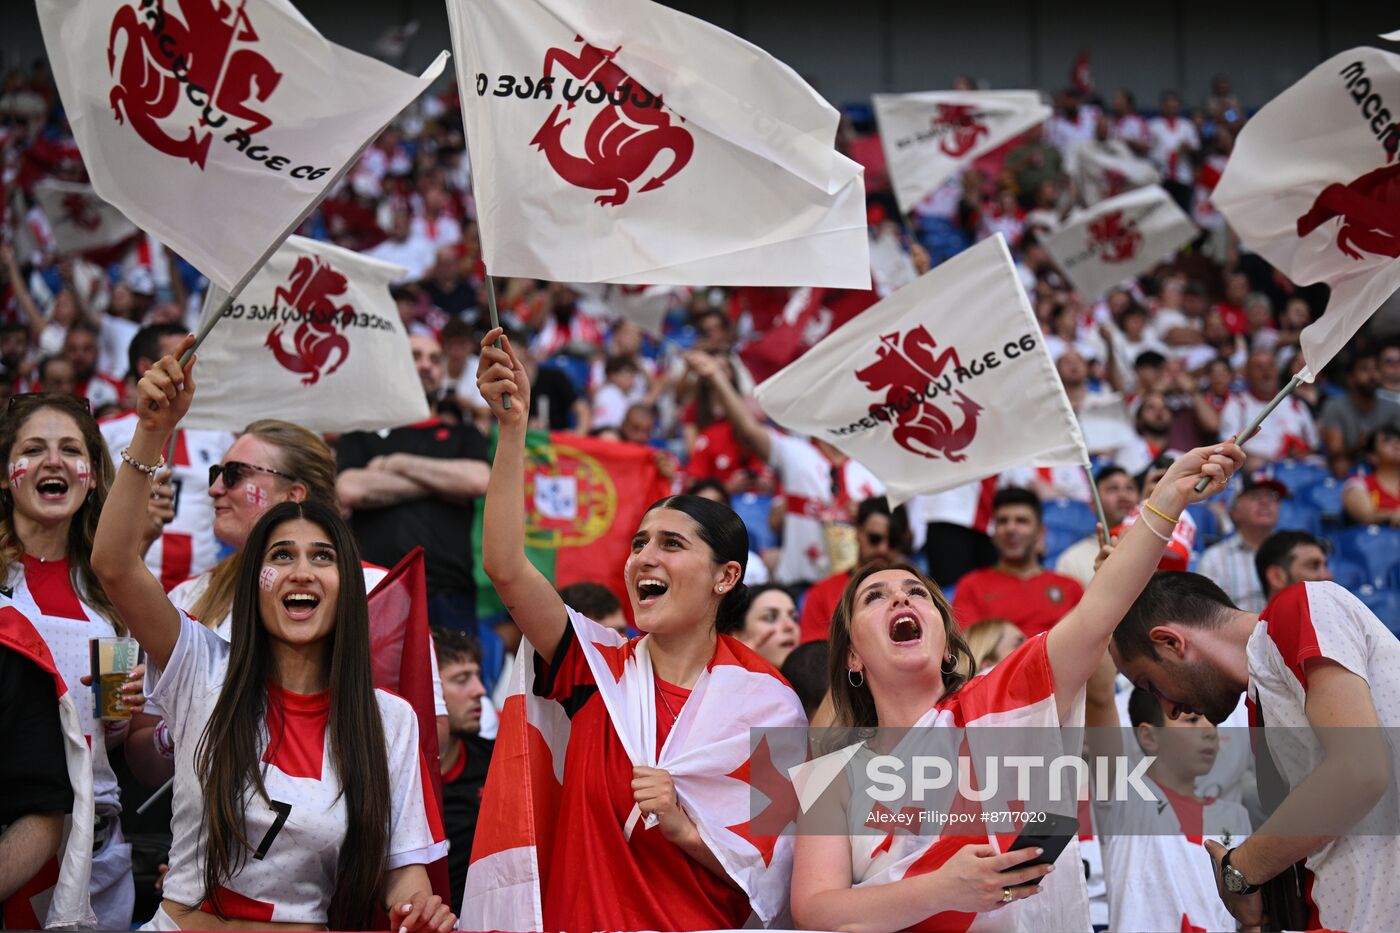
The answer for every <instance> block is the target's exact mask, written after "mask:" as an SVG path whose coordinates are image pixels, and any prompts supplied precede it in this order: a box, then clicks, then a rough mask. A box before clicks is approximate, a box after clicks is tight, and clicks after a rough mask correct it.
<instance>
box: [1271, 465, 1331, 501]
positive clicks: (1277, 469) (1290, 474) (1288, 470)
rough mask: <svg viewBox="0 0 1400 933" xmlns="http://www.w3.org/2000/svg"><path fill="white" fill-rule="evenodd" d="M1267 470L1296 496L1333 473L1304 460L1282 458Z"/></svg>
mask: <svg viewBox="0 0 1400 933" xmlns="http://www.w3.org/2000/svg"><path fill="white" fill-rule="evenodd" d="M1265 472H1266V473H1269V474H1270V475H1272V476H1273V478H1274V479H1276V480H1278V481H1279V482H1280V483H1283V485H1285V486H1287V487H1288V491H1289V492H1291V493H1292V494H1293V495H1295V496H1296V495H1300V494H1301V493H1302V492H1303V491H1304V490H1307V489H1309V488H1311V487H1313V486H1316V485H1318V484H1319V483H1322V482H1323V481H1324V480H1326V479H1328V478H1329V477H1330V476H1331V475H1332V474H1331V473H1329V472H1328V471H1327V468H1326V467H1324V466H1319V465H1318V464H1316V463H1307V462H1306V461H1302V460H1280V461H1279V462H1278V463H1275V464H1274V465H1273V466H1271V467H1269V468H1268V469H1267V470H1265Z"/></svg>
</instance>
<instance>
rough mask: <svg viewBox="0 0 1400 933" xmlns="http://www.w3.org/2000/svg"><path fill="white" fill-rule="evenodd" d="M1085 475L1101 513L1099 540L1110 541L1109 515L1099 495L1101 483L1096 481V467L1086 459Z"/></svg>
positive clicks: (1097, 508) (1097, 509) (1095, 509)
mask: <svg viewBox="0 0 1400 933" xmlns="http://www.w3.org/2000/svg"><path fill="white" fill-rule="evenodd" d="M1084 475H1085V476H1087V477H1089V495H1091V496H1093V497H1094V511H1095V512H1097V513H1098V514H1099V532H1100V533H1099V540H1100V541H1102V542H1103V543H1104V544H1107V543H1108V516H1106V515H1105V514H1104V511H1103V499H1101V498H1100V497H1099V484H1098V483H1096V482H1094V468H1093V466H1092V465H1090V463H1089V461H1087V460H1086V461H1084Z"/></svg>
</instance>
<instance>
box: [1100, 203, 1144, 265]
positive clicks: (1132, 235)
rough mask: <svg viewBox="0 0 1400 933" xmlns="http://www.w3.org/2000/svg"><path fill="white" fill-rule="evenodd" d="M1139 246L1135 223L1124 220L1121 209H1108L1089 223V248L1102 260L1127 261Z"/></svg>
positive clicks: (1140, 238) (1139, 237)
mask: <svg viewBox="0 0 1400 933" xmlns="http://www.w3.org/2000/svg"><path fill="white" fill-rule="evenodd" d="M1141 246H1142V234H1141V233H1140V232H1139V231H1138V228H1137V224H1136V223H1134V222H1133V221H1131V220H1124V219H1123V212H1122V211H1109V212H1108V213H1107V214H1104V215H1103V216H1102V217H1099V218H1097V219H1096V220H1094V221H1093V222H1092V223H1090V224H1089V249H1091V250H1092V251H1094V252H1095V253H1098V254H1099V258H1100V259H1102V260H1103V261H1104V262H1127V261H1128V260H1129V259H1132V258H1133V257H1134V256H1136V255H1137V251H1138V249H1139V248H1141Z"/></svg>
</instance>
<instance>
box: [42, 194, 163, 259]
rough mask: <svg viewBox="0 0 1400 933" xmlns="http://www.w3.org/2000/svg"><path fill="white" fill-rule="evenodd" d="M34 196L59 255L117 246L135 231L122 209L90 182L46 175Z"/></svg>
mask: <svg viewBox="0 0 1400 933" xmlns="http://www.w3.org/2000/svg"><path fill="white" fill-rule="evenodd" d="M34 198H35V200H37V201H38V202H39V207H40V209H41V210H43V212H44V216H45V217H47V218H48V221H49V229H50V230H52V231H53V244H54V249H55V251H56V252H57V253H58V255H60V256H71V255H73V254H74V253H85V252H87V251H88V250H91V249H103V248H104V247H108V246H116V245H117V244H118V243H120V242H121V241H122V240H125V239H126V238H127V237H130V236H134V235H135V234H136V233H137V232H138V231H137V229H136V225H135V224H134V223H132V222H131V221H129V220H127V219H126V215H124V214H123V213H122V212H121V211H119V210H117V209H116V208H115V207H113V206H112V205H110V204H108V203H107V202H106V201H104V200H102V199H101V198H99V197H98V196H97V192H95V191H93V190H92V186H91V185H84V184H81V183H79V182H72V181H59V180H58V179H56V178H45V179H44V180H42V181H40V182H39V183H38V184H36V185H35V186H34Z"/></svg>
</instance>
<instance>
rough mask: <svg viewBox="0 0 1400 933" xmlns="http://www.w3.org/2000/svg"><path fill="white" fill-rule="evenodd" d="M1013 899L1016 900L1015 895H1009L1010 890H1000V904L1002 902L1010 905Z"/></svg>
mask: <svg viewBox="0 0 1400 933" xmlns="http://www.w3.org/2000/svg"><path fill="white" fill-rule="evenodd" d="M1015 899H1016V895H1015V894H1012V893H1011V889H1010V888H1002V889H1001V902H1002V903H1003V904H1010V903H1011V902H1012V901H1014V900H1015Z"/></svg>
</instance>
